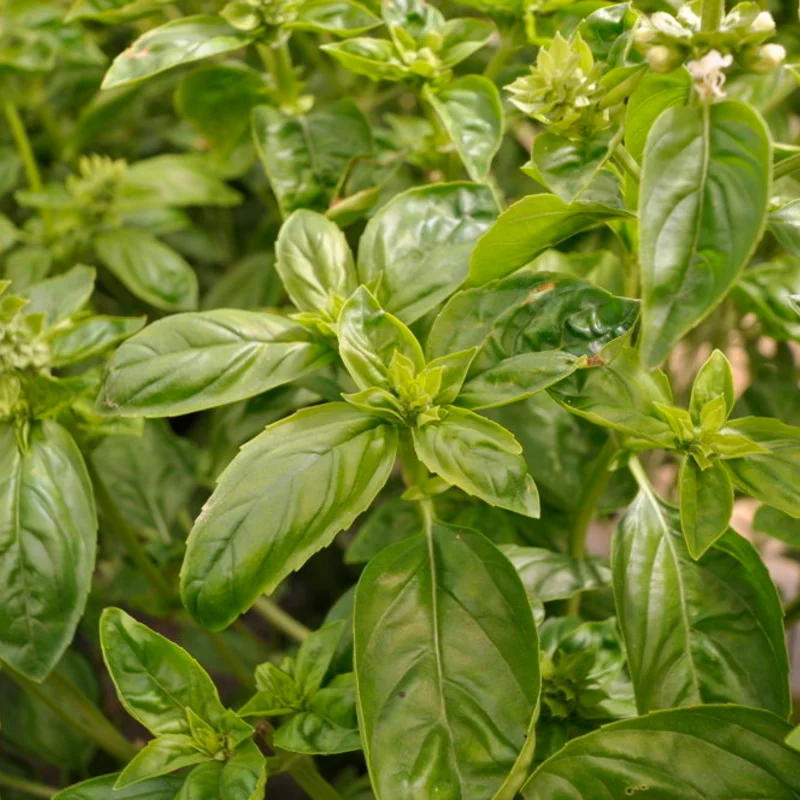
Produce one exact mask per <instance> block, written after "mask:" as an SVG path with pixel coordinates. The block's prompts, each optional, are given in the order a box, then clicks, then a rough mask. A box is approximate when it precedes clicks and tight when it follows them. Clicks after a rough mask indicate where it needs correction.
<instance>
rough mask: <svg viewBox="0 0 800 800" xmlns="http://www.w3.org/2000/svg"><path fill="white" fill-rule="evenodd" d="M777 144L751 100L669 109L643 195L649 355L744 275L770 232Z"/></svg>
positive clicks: (651, 141) (651, 362)
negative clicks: (749, 103) (765, 233)
mask: <svg viewBox="0 0 800 800" xmlns="http://www.w3.org/2000/svg"><path fill="white" fill-rule="evenodd" d="M771 165H772V145H771V142H770V137H769V131H768V130H767V127H766V125H765V124H764V121H763V120H762V119H761V117H760V116H759V115H758V112H756V111H754V110H753V109H752V108H750V107H749V106H747V105H745V104H744V103H739V102H736V101H726V102H722V103H714V104H705V105H703V106H702V107H693V108H670V109H667V110H666V111H665V112H664V113H663V114H662V115H661V116H660V117H659V118H658V120H657V121H656V123H655V124H654V125H653V127H652V129H651V131H650V134H649V136H648V139H647V147H646V148H645V153H644V162H643V168H642V182H641V187H640V192H639V226H640V237H641V247H640V262H641V270H642V286H643V303H642V341H641V345H640V349H641V353H642V358H643V360H644V362H645V364H646V365H647V366H649V367H652V366H655V365H656V364H658V363H660V362H661V361H663V360H664V358H665V356H666V355H667V354H668V353H669V351H670V350H671V349H672V347H673V345H674V344H675V342H677V341H678V339H680V338H681V337H682V336H683V335H684V334H685V333H686V332H687V331H689V330H690V329H691V328H693V327H694V326H695V325H697V323H698V322H700V320H702V319H703V318H704V317H705V316H706V315H708V314H709V313H710V312H711V311H712V310H713V309H714V308H715V307H716V306H717V304H718V303H719V302H720V301H721V300H722V298H723V297H724V296H725V295H726V294H727V293H728V291H729V289H730V288H731V287H732V286H733V284H734V283H735V282H736V279H737V278H738V277H739V273H740V272H741V270H742V268H743V267H744V266H745V264H747V262H748V260H749V259H750V256H751V254H752V252H753V249H754V248H755V246H756V244H757V243H758V240H759V239H760V238H761V234H762V232H763V229H764V220H765V218H766V213H767V202H768V200H769V191H770V175H771V169H772V167H771Z"/></svg>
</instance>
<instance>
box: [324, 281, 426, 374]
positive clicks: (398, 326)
mask: <svg viewBox="0 0 800 800" xmlns="http://www.w3.org/2000/svg"><path fill="white" fill-rule="evenodd" d="M337 333H338V336H339V355H340V356H341V357H342V361H344V363H345V366H346V367H347V371H348V372H349V373H350V375H351V377H352V378H353V380H354V381H355V383H356V386H358V387H359V389H369V388H371V387H373V386H377V387H380V388H383V389H392V388H393V386H392V382H391V380H390V378H389V366H390V364H391V363H392V357H393V356H394V354H395V353H399V354H400V355H402V356H405V357H406V358H408V359H409V360H410V361H411V363H412V364H413V366H414V369H415V370H416V372H420V371H421V370H422V369H423V367H424V366H425V357H424V356H423V354H422V348H421V347H420V345H419V342H418V341H417V339H416V337H415V336H414V334H413V333H411V331H410V330H409V329H408V328H407V327H406V326H405V325H403V323H402V322H400V320H399V319H397V317H394V316H392V315H391V314H387V313H386V312H385V311H384V310H383V309H382V308H381V307H380V305H379V304H378V301H377V300H376V299H375V298H374V297H373V296H372V295H371V294H370V293H369V290H368V289H366V288H365V287H364V286H360V287H359V288H358V290H357V291H356V292H355V293H354V294H353V296H352V297H351V298H350V299H349V300H348V301H347V302H346V303H345V304H344V306H343V307H342V312H341V314H340V315H339V322H338V325H337Z"/></svg>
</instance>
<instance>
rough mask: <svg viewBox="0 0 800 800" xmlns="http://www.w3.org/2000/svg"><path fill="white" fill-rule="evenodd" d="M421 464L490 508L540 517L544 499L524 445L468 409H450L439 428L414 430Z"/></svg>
mask: <svg viewBox="0 0 800 800" xmlns="http://www.w3.org/2000/svg"><path fill="white" fill-rule="evenodd" d="M412 433H413V437H414V449H415V450H416V452H417V455H418V456H419V459H420V461H422V463H423V464H424V465H425V466H426V467H427V468H428V469H429V470H430V471H431V472H433V473H435V474H436V475H439V476H440V477H442V478H444V479H445V480H446V481H447V482H448V483H451V484H453V485H454V486H458V488H459V489H461V490H463V491H465V492H466V493H467V494H471V495H474V496H475V497H479V498H480V499H481V500H483V501H485V502H487V503H489V505H493V506H500V508H507V509H508V510H509V511H515V512H516V513H518V514H524V515H525V516H527V517H538V516H539V493H538V492H537V490H536V484H535V483H534V482H533V478H531V476H530V475H529V474H528V468H527V466H526V464H525V459H524V458H522V455H521V453H522V448H521V447H520V445H519V442H517V440H516V439H515V438H514V437H513V436H512V435H511V434H510V433H509V432H508V431H507V430H506V429H505V428H502V427H501V426H500V425H498V424H497V423H495V422H491V421H490V420H488V419H486V418H485V417H480V416H478V415H477V414H474V413H473V412H471V411H467V410H465V409H460V408H454V407H450V408H448V409H447V410H446V416H445V417H444V418H443V419H442V420H440V421H439V422H429V423H428V424H426V425H423V426H422V427H421V428H414V429H413V431H412Z"/></svg>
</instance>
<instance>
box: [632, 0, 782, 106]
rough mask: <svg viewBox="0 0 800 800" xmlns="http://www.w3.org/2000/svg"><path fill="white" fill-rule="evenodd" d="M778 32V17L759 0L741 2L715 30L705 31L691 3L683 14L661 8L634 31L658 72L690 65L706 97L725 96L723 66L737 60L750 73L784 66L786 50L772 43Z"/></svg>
mask: <svg viewBox="0 0 800 800" xmlns="http://www.w3.org/2000/svg"><path fill="white" fill-rule="evenodd" d="M774 33H775V21H774V20H773V18H772V15H771V14H770V13H769V12H768V11H763V10H762V9H761V7H760V6H759V5H758V4H756V3H751V2H745V3H739V4H737V5H736V6H735V7H734V8H733V9H731V11H730V12H728V14H726V15H725V17H724V18H723V19H722V21H721V23H720V25H719V28H718V29H717V30H714V31H704V30H702V26H701V20H700V17H699V16H698V14H697V13H696V12H695V11H694V9H693V8H692V6H691V5H685V6H683V7H682V8H681V9H680V10H679V11H678V14H677V16H672V15H671V14H668V13H666V12H663V11H657V12H655V13H654V14H651V15H650V16H649V17H642V19H641V20H640V22H639V26H638V28H637V30H636V32H635V33H634V37H633V41H634V46H635V47H636V49H637V50H638V51H639V52H640V53H641V54H642V55H644V56H645V58H646V59H647V62H648V64H649V65H650V68H651V69H652V70H654V71H655V72H672V70H674V69H677V68H678V67H679V66H681V64H684V63H687V65H688V67H689V69H690V71H691V72H692V74H693V77H694V78H695V85H696V87H697V89H698V91H699V92H700V93H701V94H704V95H706V96H713V95H720V94H721V89H722V85H723V84H724V82H725V76H724V72H723V70H725V69H727V68H728V67H730V66H732V65H733V64H734V62H735V63H737V64H738V65H739V66H740V67H741V68H742V69H745V70H747V71H749V72H756V73H766V72H770V71H772V70H773V69H775V68H777V67H779V66H780V65H781V64H782V63H783V61H784V59H785V58H786V51H785V49H784V48H783V47H782V46H781V45H779V44H775V43H767V39H769V38H770V37H771V36H772V35H773V34H774Z"/></svg>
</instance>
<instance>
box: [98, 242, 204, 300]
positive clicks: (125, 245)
mask: <svg viewBox="0 0 800 800" xmlns="http://www.w3.org/2000/svg"><path fill="white" fill-rule="evenodd" d="M94 245H95V249H96V251H97V256H98V258H99V259H100V261H102V262H103V264H104V265H105V266H106V267H108V269H110V270H111V272H113V273H114V275H116V276H117V278H119V279H120V281H122V283H123V284H125V286H126V287H127V288H128V289H130V291H131V292H133V294H135V295H136V296H137V297H138V298H140V299H142V300H144V301H145V302H146V303H149V304H150V305H151V306H154V307H155V308H160V309H162V310H164V311H186V310H189V309H192V308H195V307H196V306H197V277H196V276H195V274H194V270H193V269H192V268H191V267H190V266H189V264H188V263H187V262H186V260H185V259H184V258H183V256H181V255H180V254H179V253H177V252H176V251H175V250H173V249H172V248H171V247H168V246H167V245H165V244H163V243H162V242H160V241H159V240H158V239H156V238H155V236H153V235H152V234H149V233H147V232H145V231H142V230H135V229H134V228H120V229H118V230H113V231H105V232H103V233H100V234H98V235H97V236H96V237H95V240H94Z"/></svg>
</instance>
